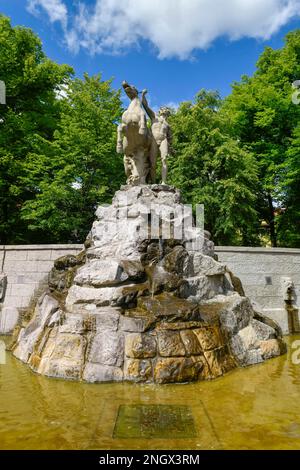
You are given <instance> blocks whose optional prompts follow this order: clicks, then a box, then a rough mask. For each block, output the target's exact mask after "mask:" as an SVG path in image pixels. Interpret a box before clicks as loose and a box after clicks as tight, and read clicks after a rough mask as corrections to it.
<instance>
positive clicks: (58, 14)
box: [27, 0, 68, 30]
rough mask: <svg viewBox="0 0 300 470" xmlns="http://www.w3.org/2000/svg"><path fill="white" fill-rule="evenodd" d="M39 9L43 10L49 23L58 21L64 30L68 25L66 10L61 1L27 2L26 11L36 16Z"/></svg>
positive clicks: (34, 0)
mask: <svg viewBox="0 0 300 470" xmlns="http://www.w3.org/2000/svg"><path fill="white" fill-rule="evenodd" d="M40 9H42V10H45V12H46V13H47V15H48V16H49V19H50V21H51V23H54V22H55V21H58V22H59V23H61V25H62V27H63V28H64V29H65V30H66V28H67V24H68V9H67V7H66V5H65V3H64V2H63V1H62V0H27V10H28V11H29V12H30V13H32V14H33V15H38V14H39V11H40Z"/></svg>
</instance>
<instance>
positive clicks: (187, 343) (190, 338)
mask: <svg viewBox="0 0 300 470" xmlns="http://www.w3.org/2000/svg"><path fill="white" fill-rule="evenodd" d="M195 333H196V330H183V331H180V336H181V339H182V342H183V344H184V347H185V351H186V355H187V356H193V355H197V354H202V348H201V346H200V343H199V341H198V338H197V335H196V334H195Z"/></svg>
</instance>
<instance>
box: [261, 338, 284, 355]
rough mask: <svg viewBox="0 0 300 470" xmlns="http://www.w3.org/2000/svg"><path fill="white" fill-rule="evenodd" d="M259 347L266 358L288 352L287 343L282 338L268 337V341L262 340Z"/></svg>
mask: <svg viewBox="0 0 300 470" xmlns="http://www.w3.org/2000/svg"><path fill="white" fill-rule="evenodd" d="M259 347H260V351H261V354H262V357H263V359H264V360H266V359H270V358H272V357H276V356H280V355H281V354H283V353H285V352H286V345H285V343H284V342H283V341H282V340H280V339H268V340H266V341H260V343H259Z"/></svg>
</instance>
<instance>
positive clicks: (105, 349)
mask: <svg viewBox="0 0 300 470" xmlns="http://www.w3.org/2000/svg"><path fill="white" fill-rule="evenodd" d="M128 87H129V85H128V84H127V83H126V89H127V91H128ZM132 88H133V89H134V87H132ZM134 90H136V89H134ZM130 96H131V98H132V96H133V95H132V94H130ZM140 105H141V103H140V102H139V100H138V98H137V96H136V94H135V93H134V113H133V114H134V116H133V118H134V122H133V123H132V122H129V121H130V119H131V118H132V116H131V114H130V113H129V114H128V113H127V115H126V119H125V120H124V122H123V124H122V126H121V127H120V128H119V131H118V132H119V136H118V150H119V151H121V147H122V135H123V134H124V136H125V137H124V139H125V140H126V139H127V137H128V136H130V139H134V138H135V137H134V136H136V139H137V140H136V141H134V142H132V141H131V142H129V145H128V142H126V149H128V147H130V148H131V150H132V149H135V153H134V154H132V155H131V154H129V153H127V154H126V156H125V171H126V174H127V178H128V184H127V185H125V186H122V187H121V189H120V190H119V191H117V192H116V194H115V196H114V198H113V201H112V204H111V205H110V206H100V207H98V209H97V211H96V220H95V222H94V224H93V226H92V229H91V231H90V233H89V235H88V238H87V240H86V242H85V248H84V250H83V251H82V253H80V254H79V255H78V256H65V257H62V258H59V259H58V260H56V261H55V263H54V268H53V269H52V271H51V273H50V275H49V283H48V289H47V290H46V291H45V292H44V293H43V295H42V296H41V297H40V298H39V300H38V301H37V303H36V305H35V308H34V309H33V310H32V311H31V312H27V314H26V315H25V316H24V317H22V318H20V321H19V325H18V326H17V327H16V329H15V331H14V335H13V340H12V344H11V347H10V349H11V350H12V352H13V354H14V356H15V357H17V358H18V359H20V360H21V361H23V362H24V363H26V364H28V365H29V366H30V367H31V369H32V370H34V371H35V372H37V373H39V374H43V375H46V376H50V377H60V378H63V379H71V380H82V381H86V382H107V381H123V380H125V381H131V382H147V383H159V384H161V383H169V382H191V381H196V380H205V379H213V378H216V377H219V376H221V375H223V374H225V373H226V372H228V371H230V370H232V369H234V368H236V367H244V366H248V365H251V364H257V363H259V362H263V361H264V360H266V359H269V358H271V357H275V356H279V355H280V354H283V353H284V352H285V350H286V348H285V344H284V342H283V340H282V335H281V332H280V330H279V328H278V326H277V325H276V323H275V322H272V321H271V320H270V319H267V318H265V317H263V315H261V314H260V313H259V312H257V311H256V310H255V309H254V308H253V306H252V304H251V302H250V300H249V299H248V298H247V297H246V296H245V294H244V292H243V289H242V286H241V283H240V281H239V280H238V279H237V278H236V277H235V276H234V275H233V274H232V273H231V272H230V271H228V269H227V267H226V266H225V265H224V264H222V263H219V262H218V261H217V260H216V259H215V255H214V249H213V243H212V241H211V240H210V239H209V234H208V233H207V232H203V231H201V230H199V229H198V228H197V227H190V226H188V227H186V225H187V219H186V211H185V209H184V205H183V203H182V201H181V196H180V192H179V191H178V190H177V189H176V188H174V187H172V186H168V185H167V184H146V182H147V181H149V178H150V176H151V175H153V167H151V165H152V163H151V162H152V160H151V158H150V157H149V154H147V151H149V147H147V145H148V140H149V132H148V130H147V131H146V130H145V128H144V126H143V125H142V124H143V123H144V119H143V117H142V116H141V113H142V107H141V106H140ZM148 111H149V108H148ZM130 116H131V117H130ZM135 121H137V123H139V124H135ZM152 122H154V123H155V125H156V126H159V125H160V124H161V125H162V126H163V128H164V129H165V131H166V136H167V135H169V131H168V129H167V130H166V126H167V123H166V120H165V117H155V116H152ZM135 125H136V126H137V127H136V129H135V127H134V126H135ZM139 126H140V127H139ZM128 127H130V132H129V133H128V132H127V131H128ZM134 129H135V130H134ZM156 129H157V128H156ZM143 132H144V133H145V135H144V138H143ZM126 136H127V137H126ZM150 137H151V135H150ZM128 138H129V137H128ZM152 139H155V133H154V134H153V136H152ZM141 142H142V144H141ZM135 143H136V146H135ZM146 144H147V145H146ZM151 146H152V144H151V143H150V148H151ZM156 146H157V143H156ZM147 148H148V150H147ZM146 157H147V158H148V160H147V163H146V164H145V158H146ZM165 175H166V168H164V177H165ZM150 181H151V180H150ZM150 214H151V215H150ZM174 214H176V220H175V219H174V217H173V216H174ZM149 215H150V219H151V222H152V223H153V217H154V219H155V218H156V220H159V221H160V220H162V223H163V224H164V223H165V221H168V222H170V221H173V222H172V223H171V224H170V231H169V233H170V236H169V237H166V236H164V237H163V236H162V233H163V232H164V233H165V230H164V229H165V227H163V228H162V227H161V223H160V222H159V223H158V225H159V229H158V231H157V230H154V232H155V233H154V234H153V233H152V230H151V227H150V228H149ZM174 220H175V222H174ZM172 224H173V225H172ZM174 224H175V225H176V224H177V228H178V227H180V230H179V231H178V230H176V227H175V228H174ZM156 225H157V224H156ZM182 227H183V228H184V230H181V228H182ZM178 233H182V236H178ZM176 234H177V235H176Z"/></svg>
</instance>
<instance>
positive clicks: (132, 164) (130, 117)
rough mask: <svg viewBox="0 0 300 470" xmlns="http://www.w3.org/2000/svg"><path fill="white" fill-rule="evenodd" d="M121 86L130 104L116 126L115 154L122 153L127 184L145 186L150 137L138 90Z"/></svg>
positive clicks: (148, 166)
mask: <svg viewBox="0 0 300 470" xmlns="http://www.w3.org/2000/svg"><path fill="white" fill-rule="evenodd" d="M122 86H123V88H124V91H125V93H126V95H127V96H128V98H129V99H130V101H131V103H130V105H129V107H128V109H127V110H126V111H125V112H124V113H123V115H122V122H121V124H120V125H119V126H118V142H117V152H118V153H124V167H125V174H126V176H127V184H146V183H147V177H148V175H149V172H150V161H149V154H150V149H151V142H152V140H153V139H152V135H151V130H150V129H148V127H147V118H146V114H145V112H144V110H143V107H142V104H141V101H140V99H139V96H138V90H137V89H136V88H135V87H134V86H132V85H129V84H128V83H127V82H125V81H124V82H123V83H122Z"/></svg>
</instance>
